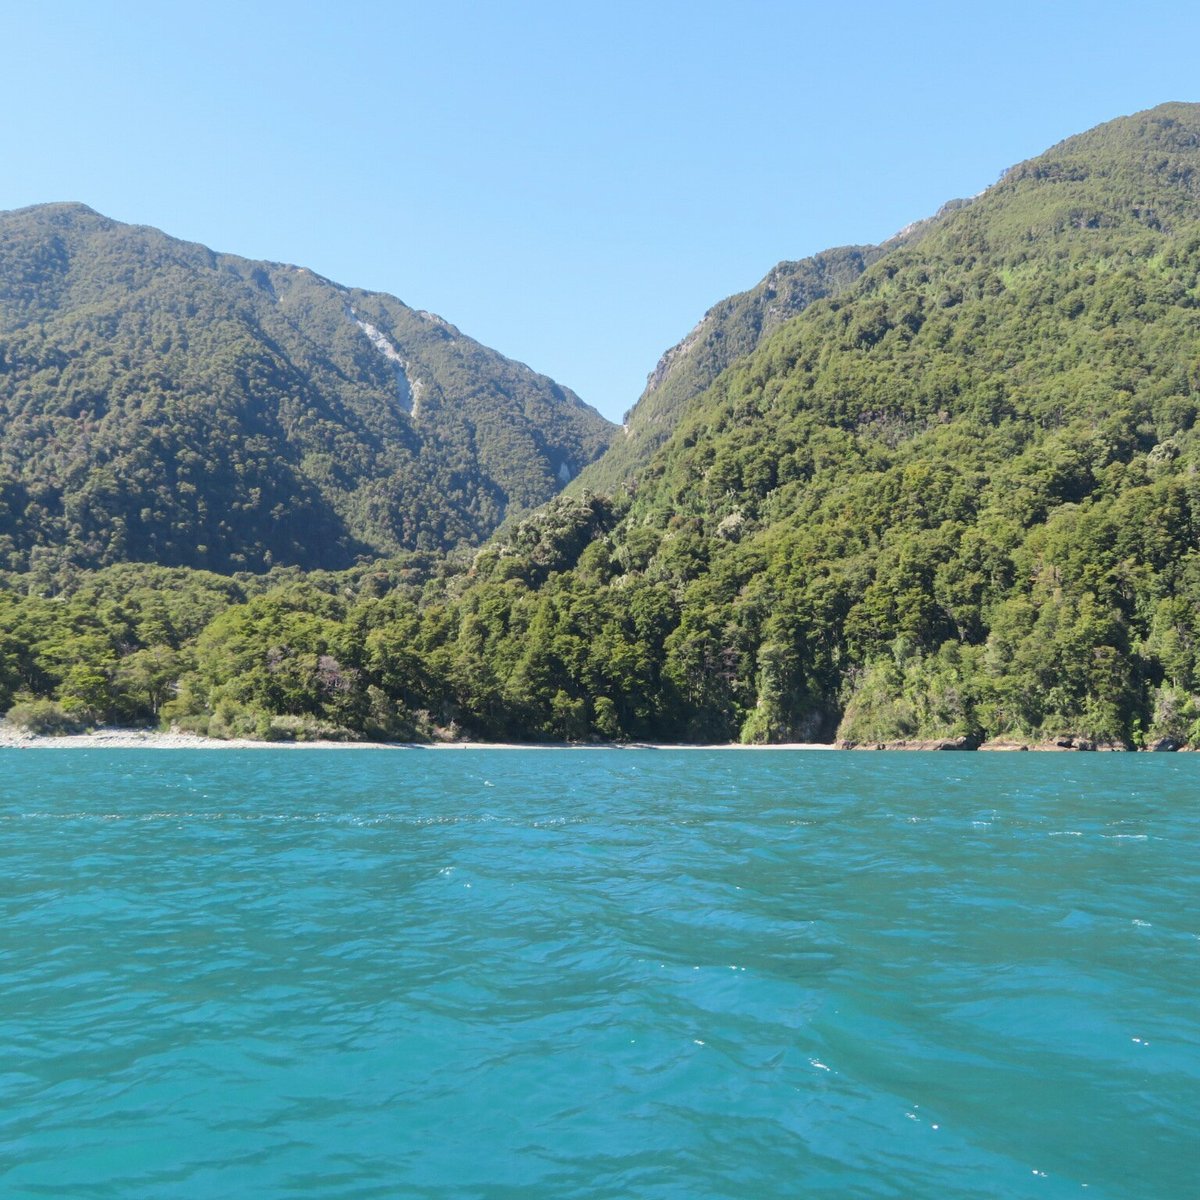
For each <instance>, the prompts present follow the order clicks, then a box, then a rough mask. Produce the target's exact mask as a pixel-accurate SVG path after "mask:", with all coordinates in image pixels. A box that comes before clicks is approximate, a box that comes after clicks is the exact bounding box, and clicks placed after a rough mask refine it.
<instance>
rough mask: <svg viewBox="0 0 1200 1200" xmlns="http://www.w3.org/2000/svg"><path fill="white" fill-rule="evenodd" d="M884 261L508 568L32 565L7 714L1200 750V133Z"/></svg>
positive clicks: (751, 349)
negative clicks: (220, 570)
mask: <svg viewBox="0 0 1200 1200" xmlns="http://www.w3.org/2000/svg"><path fill="white" fill-rule="evenodd" d="M860 265H861V269H859V267H857V266H855V267H854V268H853V269H852V274H853V275H854V277H853V278H852V279H847V278H844V277H841V281H840V282H839V283H838V285H837V287H836V288H833V287H831V288H830V289H829V291H828V293H827V294H825V295H823V296H818V297H812V296H808V297H807V298H806V300H805V302H804V303H803V304H802V305H800V308H801V311H799V312H798V313H797V314H796V315H794V316H791V317H790V318H789V319H786V320H784V321H782V322H781V323H780V324H778V325H777V326H775V327H773V328H770V329H767V330H765V331H761V332H760V333H757V334H752V335H748V342H747V346H748V349H747V352H746V353H742V354H740V355H738V356H735V357H734V358H733V359H732V360H731V361H730V363H729V365H728V366H727V367H725V369H723V370H720V371H719V372H718V373H716V374H715V376H714V377H713V378H712V380H711V382H710V383H709V384H708V386H706V387H703V388H702V390H700V391H699V392H697V393H696V394H695V395H691V396H688V397H687V398H686V399H683V400H681V401H680V402H679V403H678V404H675V403H674V402H673V403H672V405H671V406H670V407H671V415H670V418H669V420H668V421H667V422H666V426H667V433H668V436H667V437H666V439H665V441H663V443H662V445H661V446H660V447H659V448H658V449H657V450H654V451H652V453H651V454H650V455H649V456H648V462H647V464H646V465H645V466H644V467H642V468H640V469H638V470H637V471H636V473H635V474H634V475H633V476H632V478H630V477H629V476H628V473H627V465H628V464H627V462H625V461H622V463H620V464H618V469H616V470H614V472H613V474H612V476H611V478H612V479H613V480H619V479H623V478H629V482H628V484H627V485H622V486H614V487H613V489H612V491H611V493H609V494H603V493H600V492H598V491H595V490H588V489H586V488H583V487H579V488H577V490H571V491H569V492H568V493H567V494H564V495H562V496H559V497H558V498H557V499H555V500H553V501H551V502H550V503H549V504H547V505H545V506H544V507H542V508H541V509H538V510H537V511H535V512H533V513H532V514H530V515H529V516H527V517H525V518H524V519H522V520H519V521H517V520H514V521H510V522H509V523H508V524H506V525H505V527H504V528H503V529H502V530H501V531H500V532H499V533H498V534H497V535H496V536H494V537H493V538H492V540H491V541H489V542H488V543H487V544H485V545H484V546H482V547H481V548H470V547H466V546H460V547H459V548H458V549H457V550H455V551H453V552H451V553H449V554H435V553H432V552H430V551H426V550H425V549H423V548H422V547H420V546H418V547H417V548H416V549H415V550H412V551H408V552H400V551H399V550H397V552H394V553H392V554H391V555H390V556H389V557H383V558H374V559H370V560H364V561H361V562H359V563H358V564H357V565H354V566H352V567H350V568H348V569H345V570H340V571H309V572H307V573H306V572H302V571H300V570H298V569H296V568H295V567H275V568H273V569H272V570H270V571H268V572H266V573H265V574H264V573H261V572H260V573H257V574H254V573H249V572H240V573H236V574H232V575H230V574H212V573H206V572H203V571H196V570H185V569H182V568H179V567H175V568H172V567H171V565H170V562H169V561H167V562H166V565H162V564H160V565H154V566H152V565H144V564H118V565H111V566H107V567H105V568H104V569H102V570H98V571H93V570H86V569H82V568H83V567H84V566H86V565H87V564H86V562H83V563H80V562H74V563H73V562H70V561H63V560H61V559H54V560H49V559H47V560H46V561H39V560H37V559H36V558H31V559H30V561H29V563H28V564H27V565H28V568H29V569H22V570H17V571H12V572H10V573H8V574H7V575H6V576H4V578H3V585H4V586H3V588H2V589H0V704H3V706H4V707H11V708H12V709H13V712H12V714H11V717H12V719H13V720H14V721H15V722H16V723H17V724H20V725H23V726H25V727H27V728H31V729H66V728H72V727H77V726H79V725H85V724H88V723H95V722H101V721H104V722H147V723H154V722H163V723H174V724H176V725H178V726H179V727H181V728H184V729H193V730H196V731H198V732H205V733H209V734H212V735H216V736H230V735H234V734H240V735H250V736H261V737H266V738H292V737H313V736H319V735H325V736H336V737H348V738H355V737H371V738H382V739H410V738H429V737H435V736H436V737H444V736H457V735H459V734H470V735H474V736H477V737H484V738H504V739H537V740H541V739H554V740H583V741H586V740H593V739H604V740H609V739H617V740H621V739H633V740H649V739H652V740H679V741H704V742H709V741H726V740H743V741H758V742H769V741H792V740H832V739H834V738H839V739H842V740H844V741H846V742H847V743H851V744H866V745H874V744H880V743H892V742H903V741H910V742H911V741H916V740H924V739H958V740H961V742H962V743H963V744H966V745H973V744H976V743H978V742H979V741H981V740H983V739H1011V740H1014V741H1028V742H1032V741H1044V740H1054V739H1058V740H1061V741H1064V742H1066V741H1071V742H1072V743H1073V744H1077V745H1112V746H1153V745H1160V744H1161V745H1167V746H1174V745H1182V744H1187V743H1198V742H1200V661H1198V653H1200V624H1198V623H1200V618H1198V616H1197V614H1198V613H1200V477H1198V474H1197V466H1198V465H1200V431H1198V430H1197V425H1196V423H1197V413H1198V410H1200V106H1197V105H1185V104H1171V105H1164V106H1162V107H1160V108H1157V109H1154V110H1151V111H1149V112H1147V113H1142V114H1138V115H1135V116H1133V117H1128V118H1123V119H1121V120H1118V121H1114V122H1111V123H1109V124H1107V125H1104V126H1100V127H1099V128H1097V129H1095V130H1092V131H1090V132H1089V133H1086V134H1083V135H1080V136H1078V137H1075V138H1072V139H1069V140H1068V141H1066V142H1064V143H1062V144H1060V145H1059V146H1057V147H1055V148H1053V149H1052V150H1050V151H1049V152H1047V153H1046V154H1044V155H1042V156H1041V157H1039V158H1037V159H1034V160H1031V161H1030V162H1027V163H1024V164H1021V165H1019V166H1018V167H1015V168H1013V169H1012V170H1010V171H1008V172H1006V173H1005V175H1004V176H1002V178H1001V179H1000V181H999V182H998V183H997V184H996V185H994V186H993V187H992V188H990V189H988V190H987V191H986V192H985V193H983V194H982V195H980V196H979V197H977V198H975V199H974V200H972V201H970V202H968V203H964V204H958V205H955V206H950V207H948V208H947V210H945V211H943V212H942V213H941V214H939V216H938V217H937V218H935V219H933V220H932V221H931V222H928V223H925V225H923V226H922V227H921V230H920V235H919V236H916V237H911V238H908V239H907V240H901V241H900V242H898V243H896V244H895V245H891V246H890V247H889V246H885V247H883V248H882V251H881V252H880V253H879V254H878V255H876V256H873V257H872V261H870V262H866V261H865V260H861V259H860ZM735 299H736V298H735ZM668 366H669V364H668ZM701 367H702V365H701ZM701 367H697V368H696V369H697V370H698V371H701V373H702V369H701ZM660 383H661V381H660ZM655 393H656V389H655V388H654V387H652V388H651V390H650V392H649V393H648V397H647V399H648V400H649V401H650V402H651V403H654V402H655V401H654V395H655ZM643 403H646V400H644V401H643ZM639 407H640V406H639ZM638 420H639V415H638V411H637V409H635V410H634V412H633V413H632V414H631V416H630V426H631V428H632V427H633V426H634V424H635V423H636V422H637V421H638ZM610 453H611V452H610ZM582 482H584V483H586V482H587V480H586V479H585V480H584V481H582ZM30 486H32V485H30ZM26 511H28V510H26ZM5 528H8V524H7V522H6V524H5ZM297 561H299V560H297ZM18 565H19V566H25V565H26V564H22V563H18Z"/></svg>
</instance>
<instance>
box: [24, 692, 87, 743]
mask: <svg viewBox="0 0 1200 1200" xmlns="http://www.w3.org/2000/svg"><path fill="white" fill-rule="evenodd" d="M89 716H90V714H89V713H86V712H83V711H79V710H76V711H73V712H68V711H67V710H66V709H65V708H63V706H62V705H61V704H58V703H56V702H55V701H53V700H28V701H24V702H22V703H20V704H14V705H13V706H12V708H10V709H9V710H8V713H7V714H6V715H5V718H4V719H5V720H6V721H7V722H8V723H9V725H11V726H12V727H13V728H14V729H19V730H20V731H21V732H22V733H31V734H34V735H35V736H37V737H63V736H65V735H67V734H71V733H83V732H84V731H85V730H86V729H87V728H88V727H89V725H90V724H91V722H90V721H89V719H88V718H89Z"/></svg>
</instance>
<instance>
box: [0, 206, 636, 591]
mask: <svg viewBox="0 0 1200 1200" xmlns="http://www.w3.org/2000/svg"><path fill="white" fill-rule="evenodd" d="M612 433H613V426H612V425H610V424H609V422H607V421H605V420H604V419H603V418H602V417H601V416H600V415H599V414H598V413H597V412H595V411H594V410H593V409H591V408H589V407H588V406H586V405H585V404H584V403H583V402H582V401H581V400H580V399H579V398H578V397H577V396H575V395H574V393H572V392H570V391H569V390H568V389H566V388H563V387H560V386H559V385H558V384H556V383H554V382H553V381H552V380H550V379H547V378H546V377H545V376H542V375H538V374H536V373H535V372H533V371H531V370H530V369H529V368H528V367H525V366H522V365H521V364H520V363H515V362H512V361H510V360H509V359H506V358H504V357H503V356H501V355H499V354H497V353H496V352H495V351H492V350H489V349H487V348H486V347H484V346H481V345H479V344H478V343H477V342H474V341H472V340H471V339H470V338H468V337H464V336H463V335H462V334H461V333H460V332H459V331H458V330H457V329H455V328H454V327H453V326H452V325H450V324H448V323H447V322H446V321H443V320H442V319H441V318H439V317H435V316H433V315H432V314H430V313H426V312H419V311H415V310H413V309H411V308H409V307H407V306H406V305H404V304H402V303H400V301H398V300H396V299H394V298H393V297H391V296H386V295H382V294H379V293H373V292H365V291H361V290H358V289H353V288H345V287H341V286H340V285H338V284H335V283H332V282H331V281H330V280H327V279H323V278H321V277H320V276H318V275H315V274H313V273H312V272H311V271H308V270H305V269H303V268H298V267H289V266H282V265H280V264H277V263H266V262H252V261H249V260H247V259H242V258H237V257H235V256H233V255H227V254H217V253H215V252H213V251H211V250H208V249H207V248H205V247H203V246H197V245H193V244H191V243H187V242H180V241H177V240H176V239H174V238H170V237H167V236H166V235H165V234H163V233H160V232H159V231H157V230H154V229H146V228H141V227H134V226H129V225H122V224H120V223H118V222H116V221H111V220H108V219H106V218H104V217H101V216H99V215H98V214H96V213H94V212H92V211H91V210H90V209H87V208H85V207H83V206H82V205H77V204H52V205H40V206H37V207H35V208H29V209H22V210H19V211H17V212H10V213H3V214H0V566H4V567H7V568H9V569H13V570H23V569H26V568H28V567H29V566H30V565H31V564H34V563H36V562H47V561H61V562H67V563H74V564H76V565H84V566H93V567H95V566H105V565H108V564H110V563H117V562H124V561H143V562H156V563H160V564H164V565H171V566H190V567H199V568H209V569H212V570H218V571H225V572H228V571H236V570H253V571H263V570H265V569H267V568H269V567H270V566H271V565H273V564H292V565H299V566H303V567H308V568H318V567H344V566H349V565H350V564H351V563H353V562H354V561H355V559H356V558H357V557H359V556H362V555H379V554H390V553H395V552H397V551H400V550H404V549H449V548H451V547H453V546H456V545H458V544H460V543H462V542H479V541H481V540H482V539H483V538H485V537H486V536H487V535H488V534H490V533H491V532H492V531H493V530H494V529H495V528H496V527H497V526H498V525H499V524H500V523H501V521H502V520H503V519H504V518H505V517H506V516H510V515H512V514H514V513H518V512H521V511H525V510H528V509H530V508H533V507H535V506H536V505H538V504H541V503H543V502H544V501H546V500H548V499H549V498H550V497H551V496H553V495H554V494H555V493H556V492H557V491H559V490H560V489H561V487H562V486H563V484H564V483H565V482H567V481H568V480H569V479H570V478H571V477H572V476H574V475H575V474H577V473H578V472H579V471H580V470H581V469H582V468H583V467H584V466H585V465H586V464H587V463H589V462H590V461H591V460H592V459H594V458H595V457H596V456H597V455H598V454H600V453H601V451H602V450H603V449H604V447H605V446H606V445H607V444H608V442H609V440H610V439H611V436H612Z"/></svg>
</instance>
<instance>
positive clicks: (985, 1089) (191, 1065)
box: [0, 750, 1200, 1200]
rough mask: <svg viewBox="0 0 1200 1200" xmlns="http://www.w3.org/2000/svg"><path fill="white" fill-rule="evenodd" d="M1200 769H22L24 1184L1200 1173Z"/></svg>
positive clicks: (11, 880) (592, 1185) (628, 758)
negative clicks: (1199, 881)
mask: <svg viewBox="0 0 1200 1200" xmlns="http://www.w3.org/2000/svg"><path fill="white" fill-rule="evenodd" d="M1198 784H1200V755H1187V756H1184V755H1179V756H1174V755H1136V756H1135V755H1128V756H1120V755H1095V756H1093V755H1034V754H1027V755H968V754H953V755H945V754H942V755H938V754H928V755H924V754H901V755H888V754H876V755H850V754H821V753H812V752H808V753H805V752H789V751H777V752H762V753H736V752H704V751H680V752H675V751H650V750H637V751H621V750H564V751H528V752H527V751H503V750H495V751H443V752H430V751H422V750H397V751H387V752H371V751H341V752H328V753H324V752H295V751H291V752H289V751H276V750H261V751H250V752H237V751H221V752H210V751H198V752H197V751H161V752H153V751H138V750H125V751H102V750H82V751H69V750H63V751H5V752H0V831H2V833H0V836H2V841H0V848H2V853H3V871H2V873H0V978H2V980H3V987H2V988H0V1047H2V1050H3V1059H2V1060H0V1196H3V1197H5V1198H13V1197H47V1196H53V1197H71V1198H72V1200H84V1198H92V1197H96V1198H99V1197H120V1198H121V1200H139V1198H143V1197H145V1198H147V1200H150V1198H152V1200H160V1198H175V1197H178V1198H186V1200H204V1198H207V1197H214V1198H215V1197H220V1198H222V1200H229V1198H240V1197H254V1198H264V1197H271V1198H273V1197H280V1198H283V1197H288V1198H291V1197H297V1198H299V1197H325V1198H332V1197H339V1198H342V1197H345V1198H350V1197H389V1198H390V1197H456V1198H457V1197H480V1198H487V1200H516V1198H518V1197H520V1198H521V1200H542V1198H545V1200H550V1198H554V1200H563V1198H568V1197H614V1198H616V1197H651V1198H666V1197H671V1198H675V1197H679V1198H681V1200H683V1198H687V1200H693V1198H703V1197H730V1198H733V1197H737V1198H739V1200H740V1198H769V1197H799V1196H803V1197H830V1198H833V1197H838V1198H842V1197H913V1198H924V1197H938V1198H955V1197H1004V1198H1006V1200H1007V1198H1011V1197H1025V1196H1030V1197H1034V1196H1036V1197H1046V1198H1057V1197H1066V1196H1071V1197H1084V1198H1091V1200H1100V1198H1101V1197H1107V1198H1111V1200H1130V1198H1134V1197H1137V1198H1145V1200H1176V1198H1179V1200H1185V1198H1186V1200H1194V1198H1195V1197H1196V1195H1197V1182H1196V1181H1197V1175H1198V1169H1200V1140H1198V1134H1197V1130H1198V1129H1200V1016H1198V1011H1197V996H1198V995H1200V987H1198V984H1200V970H1198V953H1200V904H1198V901H1200V895H1198V890H1200V889H1198V886H1197V866H1198V857H1200V856H1198V854H1197V848H1198V844H1200V805H1198V804H1197V796H1198V790H1197V785H1198Z"/></svg>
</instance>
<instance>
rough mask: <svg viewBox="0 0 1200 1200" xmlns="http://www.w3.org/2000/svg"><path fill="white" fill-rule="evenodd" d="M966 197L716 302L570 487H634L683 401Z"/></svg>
mask: <svg viewBox="0 0 1200 1200" xmlns="http://www.w3.org/2000/svg"><path fill="white" fill-rule="evenodd" d="M966 203H969V201H964V200H952V201H950V202H949V203H948V204H947V205H945V206H944V207H943V209H942V210H941V212H939V213H938V215H937V216H936V217H931V218H929V219H927V220H924V221H917V222H915V223H914V224H912V225H910V226H908V227H907V228H906V229H903V230H901V231H900V232H899V233H898V234H896V235H895V236H894V237H892V238H889V239H888V240H887V241H886V242H884V243H883V244H882V245H879V246H839V247H837V248H836V249H833V250H825V251H822V252H821V253H820V254H814V255H813V256H812V257H811V258H803V259H800V260H798V261H796V262H781V263H778V264H776V265H775V266H774V267H772V268H771V270H770V271H769V272H768V273H767V275H766V277H765V278H763V279H762V280H760V281H759V283H758V284H756V285H755V286H754V287H753V288H751V289H750V290H749V291H746V292H739V293H738V294H737V295H735V296H728V297H726V299H724V300H722V301H720V303H718V304H714V305H713V307H712V308H710V309H709V310H708V312H706V313H705V314H704V316H703V317H702V318H701V319H700V321H699V323H698V324H697V325H696V327H695V328H694V329H693V330H692V331H691V333H689V334H688V335H687V337H685V338H684V339H683V341H681V342H678V343H677V344H676V345H674V346H672V347H671V348H670V349H669V350H668V351H666V353H665V354H663V356H662V357H661V358H660V359H659V360H658V365H657V366H656V367H655V368H654V370H653V371H652V372H651V373H650V376H649V378H648V379H647V380H646V389H645V391H644V392H642V395H641V398H640V399H639V400H638V402H637V404H635V405H634V406H633V408H632V409H631V410H630V412H629V413H628V414H627V415H626V419H625V429H624V436H623V437H620V436H618V437H616V438H614V440H613V442H612V445H610V446H609V448H608V450H607V451H606V452H605V454H604V455H602V456H601V457H600V458H599V459H598V460H597V461H596V462H594V463H593V464H592V465H591V466H590V467H588V468H587V470H586V471H584V473H583V474H582V475H580V476H579V477H578V478H577V479H576V480H575V481H574V482H573V483H572V484H571V486H570V491H571V492H572V493H574V494H576V495H579V494H581V493H582V492H584V491H595V492H614V491H617V490H619V489H622V488H625V487H630V486H636V483H637V478H638V476H639V474H640V473H641V471H642V470H643V469H644V468H645V467H646V465H647V464H648V463H649V462H650V460H651V459H652V458H653V457H654V452H655V451H656V450H657V449H658V448H659V447H660V446H661V445H662V444H663V443H664V442H665V441H666V440H667V439H668V438H669V437H670V436H671V434H672V433H674V431H675V427H676V426H677V425H678V424H679V422H680V420H682V418H683V416H684V414H685V413H686V412H687V407H688V404H689V402H690V401H691V400H693V399H695V397H697V396H698V395H700V393H701V392H703V391H704V390H705V389H706V388H708V387H709V386H711V384H712V383H713V382H714V381H715V380H716V378H717V376H718V375H720V374H721V372H722V371H724V370H725V368H726V367H728V366H730V365H731V364H732V363H734V362H736V361H737V360H738V359H739V358H743V357H744V356H745V355H747V354H749V353H750V352H751V351H752V350H753V349H754V348H755V347H756V346H757V345H758V344H759V343H760V342H762V341H763V339H764V338H766V337H768V336H769V335H770V334H772V333H773V332H774V331H775V330H776V329H778V328H779V327H780V326H781V325H783V324H785V323H786V322H788V321H790V320H791V319H792V318H793V317H795V316H798V315H799V314H800V313H802V312H803V311H804V310H805V309H806V308H807V307H808V306H809V305H810V304H812V303H813V302H814V301H816V300H822V299H825V298H826V297H828V296H837V295H839V294H840V293H842V292H844V291H845V290H846V289H847V288H849V287H850V286H851V284H853V283H854V282H855V281H856V280H857V279H858V277H859V276H860V275H861V274H862V273H863V272H864V271H865V270H866V269H867V267H869V266H870V265H871V264H872V263H873V262H875V261H876V260H877V259H879V258H882V257H883V255H885V254H887V253H889V252H890V251H892V250H895V249H898V248H899V247H900V246H904V245H910V244H912V243H913V242H916V241H918V240H919V239H920V238H921V237H923V236H924V235H925V233H926V232H928V230H929V229H930V228H931V227H933V225H934V224H935V223H936V222H937V221H938V220H939V219H940V218H941V217H942V216H943V215H945V214H946V213H949V212H952V211H953V210H954V209H957V208H960V207H961V206H962V205H963V204H966Z"/></svg>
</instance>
